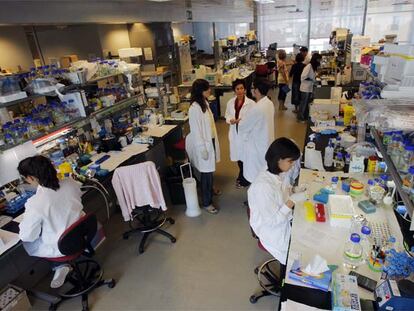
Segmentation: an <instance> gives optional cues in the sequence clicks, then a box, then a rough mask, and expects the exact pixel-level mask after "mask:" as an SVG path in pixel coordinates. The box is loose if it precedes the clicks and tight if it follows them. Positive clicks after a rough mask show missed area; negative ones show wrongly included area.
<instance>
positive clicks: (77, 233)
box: [45, 214, 115, 311]
mask: <svg viewBox="0 0 414 311" xmlns="http://www.w3.org/2000/svg"><path fill="white" fill-rule="evenodd" d="M97 224H98V222H97V220H96V216H95V215H92V214H87V215H85V216H83V217H81V218H80V219H79V220H78V221H76V222H75V223H74V224H72V225H71V226H70V227H69V228H67V229H66V230H65V231H64V232H63V234H62V235H61V236H60V238H59V241H58V247H59V251H60V252H61V253H62V254H63V255H65V256H63V257H57V258H45V259H46V260H48V261H51V262H55V263H62V264H68V265H70V266H71V268H72V271H71V272H70V273H69V274H68V276H67V277H66V281H65V284H64V285H63V286H62V287H61V289H59V291H58V294H59V296H60V297H61V298H63V299H67V298H74V297H79V296H82V310H83V311H88V310H89V306H88V294H89V293H90V292H91V291H92V290H94V289H95V288H98V287H100V286H102V285H107V286H108V287H109V288H113V287H114V286H115V280H114V279H109V280H104V279H103V269H102V268H101V266H100V265H99V264H98V263H97V262H96V261H95V260H92V259H90V257H92V256H93V255H94V253H95V251H94V249H93V248H92V246H91V242H92V240H93V238H94V237H95V234H96V232H97V227H98V225H97ZM82 256H84V257H87V258H86V259H81V257H82ZM59 303H60V301H56V302H55V303H53V302H51V304H50V307H49V310H56V308H57V306H58V304H59Z"/></svg>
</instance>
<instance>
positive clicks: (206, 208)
mask: <svg viewBox="0 0 414 311" xmlns="http://www.w3.org/2000/svg"><path fill="white" fill-rule="evenodd" d="M203 208H204V209H205V210H206V211H207V212H208V213H210V214H213V215H215V214H217V213H218V212H219V211H218V209H217V208H215V207H214V206H213V205H209V206H207V207H203Z"/></svg>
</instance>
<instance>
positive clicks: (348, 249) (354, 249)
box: [343, 233, 364, 269]
mask: <svg viewBox="0 0 414 311" xmlns="http://www.w3.org/2000/svg"><path fill="white" fill-rule="evenodd" d="M360 242H361V237H360V235H359V234H358V233H352V234H351V236H350V238H349V240H348V241H347V242H346V243H345V248H344V254H343V263H344V266H345V267H347V268H350V269H355V268H356V267H358V266H360V265H361V264H362V263H363V261H364V258H363V249H362V246H361V243H360Z"/></svg>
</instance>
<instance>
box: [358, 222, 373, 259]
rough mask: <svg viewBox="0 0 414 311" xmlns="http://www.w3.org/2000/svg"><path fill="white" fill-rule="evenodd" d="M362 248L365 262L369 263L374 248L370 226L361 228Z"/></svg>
mask: <svg viewBox="0 0 414 311" xmlns="http://www.w3.org/2000/svg"><path fill="white" fill-rule="evenodd" d="M360 243H361V246H362V250H363V256H364V260H365V261H366V262H367V261H368V260H369V257H370V256H371V250H372V246H373V242H372V238H371V228H370V227H368V226H362V228H361V242H360Z"/></svg>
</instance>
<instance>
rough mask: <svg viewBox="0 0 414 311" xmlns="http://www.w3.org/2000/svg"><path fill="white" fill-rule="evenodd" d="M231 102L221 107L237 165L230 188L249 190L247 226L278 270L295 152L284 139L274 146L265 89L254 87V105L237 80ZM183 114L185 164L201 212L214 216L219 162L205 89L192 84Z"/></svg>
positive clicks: (266, 85)
mask: <svg viewBox="0 0 414 311" xmlns="http://www.w3.org/2000/svg"><path fill="white" fill-rule="evenodd" d="M232 87H233V90H234V93H235V97H234V98H232V99H230V100H229V101H228V103H227V109H226V113H225V117H226V123H227V124H228V125H229V133H228V135H229V144H230V159H231V161H233V162H237V164H238V167H239V173H238V176H237V180H236V187H249V189H248V192H247V195H248V202H247V203H248V207H249V211H250V212H249V214H250V226H251V228H252V229H253V230H254V232H255V233H256V235H257V236H258V237H259V239H260V241H261V243H262V244H263V245H264V247H265V248H266V249H267V250H268V251H269V253H271V254H272V255H273V256H274V257H275V258H276V259H277V260H279V262H280V263H281V264H282V266H283V265H285V264H286V255H287V249H288V244H289V238H290V227H291V225H290V221H291V219H292V210H293V207H294V205H295V200H294V194H293V191H292V189H293V188H292V184H293V181H294V180H295V179H296V178H297V176H298V174H299V169H300V162H299V159H300V155H301V153H300V150H299V148H298V146H297V145H296V143H295V142H294V141H292V140H291V139H289V138H285V137H282V138H278V139H276V140H275V128H274V118H275V108H274V104H273V102H272V101H271V100H270V99H269V97H268V96H267V94H268V92H269V90H270V88H271V87H272V85H271V83H270V82H269V81H268V80H265V79H259V80H256V81H255V82H254V86H253V95H254V98H255V101H254V100H252V99H250V98H248V97H247V96H246V85H245V82H244V81H243V80H236V81H234V82H233V86H232ZM191 95H192V103H191V106H190V109H189V119H190V120H189V121H190V133H189V134H188V135H187V138H186V150H187V153H188V156H189V159H190V161H191V164H192V165H193V166H194V167H195V168H196V169H197V170H198V171H199V172H200V173H201V181H200V182H201V196H202V199H201V201H202V207H203V208H204V209H205V210H206V211H207V212H209V213H211V214H216V213H218V208H217V207H216V206H214V205H213V203H212V198H213V173H214V171H215V165H216V162H218V161H219V160H220V154H219V153H220V151H219V142H218V137H217V130H216V127H215V123H214V119H213V115H212V113H211V110H210V108H209V105H208V101H207V98H208V97H209V96H210V86H209V84H208V82H207V81H206V80H201V79H200V80H196V81H195V82H194V83H193V86H192V91H191Z"/></svg>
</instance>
